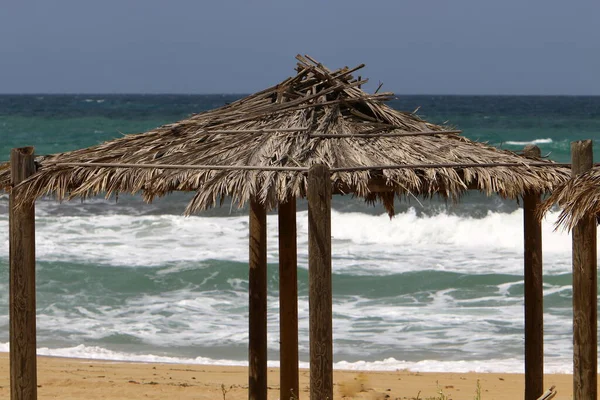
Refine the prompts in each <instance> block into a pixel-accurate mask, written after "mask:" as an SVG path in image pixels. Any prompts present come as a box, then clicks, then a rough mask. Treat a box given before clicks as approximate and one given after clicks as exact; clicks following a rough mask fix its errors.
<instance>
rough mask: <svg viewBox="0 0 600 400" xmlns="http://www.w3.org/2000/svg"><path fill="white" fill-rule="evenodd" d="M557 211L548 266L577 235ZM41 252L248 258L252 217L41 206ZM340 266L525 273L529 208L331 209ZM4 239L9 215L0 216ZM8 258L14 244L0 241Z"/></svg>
mask: <svg viewBox="0 0 600 400" xmlns="http://www.w3.org/2000/svg"><path fill="white" fill-rule="evenodd" d="M557 215H558V213H556V212H551V213H549V214H548V218H547V219H546V220H545V221H544V223H543V228H542V229H543V235H544V241H543V245H544V253H545V254H551V255H552V258H549V259H548V261H547V262H546V265H545V266H544V268H545V273H549V274H560V273H564V272H568V271H569V270H570V262H571V260H570V258H571V240H570V237H569V235H568V233H567V232H564V231H554V221H555V220H556V218H557ZM297 221H298V257H299V265H300V266H301V267H303V268H307V264H308V249H307V243H308V220H307V212H306V211H304V212H299V213H298V214H297ZM36 223H37V235H36V236H37V237H36V239H37V249H36V252H37V256H38V260H40V261H64V262H77V263H91V264H96V265H105V266H130V267H156V266H162V265H173V264H181V263H193V264H197V263H200V262H203V261H206V260H228V261H234V262H247V260H248V255H247V254H248V219H247V217H246V216H243V217H237V216H236V217H220V218H215V217H199V216H194V217H188V218H185V217H182V216H178V215H137V216H130V215H121V214H115V215H88V216H76V217H75V216H53V215H48V214H44V213H39V214H38V217H37V219H36ZM277 236H278V226H277V216H276V215H270V216H269V217H268V262H270V263H277V261H278V243H277ZM332 237H333V239H332V240H333V244H332V252H333V260H334V263H333V267H334V272H346V273H354V274H359V275H360V274H395V273H402V272H406V271H412V270H415V269H421V270H422V269H431V270H438V271H453V272H469V273H490V272H494V273H508V274H519V273H522V252H523V213H522V210H520V209H519V210H516V211H514V212H512V213H500V212H491V211H490V212H488V214H487V215H486V216H485V217H483V218H474V217H465V216H457V215H453V214H449V213H439V214H437V215H432V216H426V215H421V216H419V215H417V213H416V211H415V210H414V209H411V210H409V211H408V212H405V213H401V214H397V215H396V217H394V218H393V219H392V220H390V219H389V218H388V217H387V215H368V214H362V213H341V212H336V211H333V212H332ZM0 243H6V244H7V243H8V220H7V218H6V217H5V216H0ZM0 258H8V245H6V246H2V247H0Z"/></svg>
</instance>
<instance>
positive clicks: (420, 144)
mask: <svg viewBox="0 0 600 400" xmlns="http://www.w3.org/2000/svg"><path fill="white" fill-rule="evenodd" d="M297 58H298V60H299V63H298V66H297V71H298V73H297V75H296V76H295V77H292V78H289V79H286V80H285V81H283V82H281V83H280V84H278V85H276V86H273V87H270V88H268V89H266V90H263V91H261V92H259V93H256V94H253V95H251V96H248V97H246V98H243V99H241V100H238V101H236V102H234V103H231V104H229V105H226V106H224V107H221V108H218V109H215V110H212V111H208V112H204V113H200V114H197V115H193V116H192V117H190V118H188V119H186V120H183V121H179V122H176V123H172V124H168V125H164V126H161V127H159V128H156V129H154V130H151V131H149V132H145V133H142V134H133V135H126V136H124V137H122V138H119V139H116V140H112V141H109V142H106V143H103V144H100V145H97V146H92V147H89V148H86V149H81V150H76V151H71V152H67V153H59V154H53V155H50V156H45V157H41V158H39V159H38V160H37V162H38V165H39V168H38V171H37V173H36V174H35V176H34V177H32V178H31V179H30V180H28V182H27V183H26V184H24V185H23V186H22V188H23V190H24V191H26V195H25V197H26V198H28V199H34V198H38V197H40V196H43V195H47V194H54V195H55V196H56V197H57V198H58V199H59V200H63V199H66V198H72V197H88V196H93V195H96V194H99V193H106V195H107V196H110V195H112V194H116V193H118V192H125V193H137V192H141V194H142V196H143V197H144V199H145V200H147V201H150V200H152V199H153V198H154V197H156V196H163V195H165V194H167V193H169V192H172V191H195V192H196V195H195V196H194V198H193V199H192V201H191V202H190V203H189V205H188V207H187V209H186V213H187V214H191V213H194V212H197V211H199V210H203V209H206V208H209V207H212V206H214V205H215V204H216V203H218V202H219V201H220V200H221V199H222V198H223V197H226V196H231V197H232V198H233V199H234V200H235V201H237V202H238V203H239V204H240V205H241V204H244V203H245V202H247V201H249V200H250V199H251V198H252V197H253V196H256V197H257V198H258V200H259V201H260V202H261V203H262V204H264V205H265V206H266V207H267V208H275V207H277V204H278V203H280V202H283V201H285V200H286V199H288V198H290V197H304V196H305V194H306V175H305V174H303V173H298V172H299V171H258V170H251V171H240V170H235V169H224V170H214V169H213V170H209V169H200V170H194V169H162V168H160V166H161V165H167V166H168V165H214V166H257V167H310V166H312V165H314V164H318V163H322V164H325V165H327V166H328V167H330V168H352V167H369V168H373V167H377V166H382V165H407V166H412V165H421V167H417V168H403V169H377V168H375V169H370V170H364V171H339V172H334V173H333V175H332V180H333V183H334V187H335V188H337V190H338V191H339V192H354V193H356V195H358V196H360V197H365V198H366V199H368V200H375V199H376V198H379V199H381V200H383V202H384V206H385V207H386V209H387V210H388V211H389V212H390V213H393V201H392V200H393V192H395V193H397V194H400V195H406V194H413V195H424V196H431V195H434V194H438V195H441V196H444V197H450V198H454V199H457V198H458V197H459V196H460V195H461V194H462V193H464V192H465V191H466V190H468V189H479V190H482V191H484V192H485V193H487V194H493V193H498V194H500V195H501V196H504V197H507V198H517V197H518V196H520V195H521V194H522V193H524V192H526V191H541V192H546V191H551V190H552V189H553V188H554V186H555V184H556V183H557V182H561V181H563V180H564V179H565V178H567V177H568V171H566V170H561V169H554V168H552V169H550V168H544V167H540V166H527V165H523V166H521V167H515V166H507V167H496V168H494V169H488V168H486V167H485V166H479V165H476V164H490V163H492V164H500V163H504V164H515V163H526V162H530V161H532V160H526V159H524V158H523V157H520V156H518V155H517V154H515V153H513V152H510V151H506V150H499V149H496V148H494V147H492V146H488V145H486V144H483V143H478V142H474V141H471V140H469V139H467V138H465V137H462V136H460V135H458V134H457V132H456V131H447V130H445V128H444V127H441V126H438V125H434V124H431V123H428V122H426V121H424V120H422V119H420V118H419V117H418V116H416V115H415V114H411V113H405V112H400V111H396V110H394V109H392V108H390V107H389V106H387V105H385V104H384V103H383V101H384V100H388V99H390V98H392V96H393V94H392V93H377V94H367V93H365V92H364V91H362V90H361V89H360V88H359V86H360V85H361V84H362V83H364V82H366V81H363V82H359V81H357V80H355V79H353V77H352V75H351V72H353V71H355V70H356V69H358V68H360V67H362V66H359V67H357V68H354V69H348V68H342V69H339V70H336V71H333V72H331V71H329V70H328V69H326V68H325V67H324V66H322V65H321V64H318V63H316V62H311V60H310V59H307V58H304V57H297ZM435 132H439V134H435ZM323 135H327V136H323ZM538 161H539V160H538ZM69 163H104V164H153V165H155V167H153V168H122V167H119V166H117V165H115V166H104V167H98V168H89V167H85V166H76V165H73V164H69ZM456 164H464V165H465V167H464V168H456V167H455V165H456ZM427 165H432V167H431V168H429V167H427ZM2 169H3V170H2ZM9 182H10V177H9V173H8V169H7V165H4V166H0V187H3V188H6V187H8V185H9ZM370 183H371V184H372V183H379V184H380V185H385V186H388V187H389V188H392V189H393V192H391V193H390V192H387V194H384V193H383V192H377V191H373V190H370V188H369V184H370Z"/></svg>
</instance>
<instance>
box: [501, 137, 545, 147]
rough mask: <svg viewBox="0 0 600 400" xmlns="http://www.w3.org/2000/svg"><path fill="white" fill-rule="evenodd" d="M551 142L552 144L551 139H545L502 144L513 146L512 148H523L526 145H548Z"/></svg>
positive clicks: (510, 141)
mask: <svg viewBox="0 0 600 400" xmlns="http://www.w3.org/2000/svg"><path fill="white" fill-rule="evenodd" d="M552 142H553V140H552V139H550V138H546V139H534V140H530V141H523V142H519V141H512V140H509V141H507V142H504V143H506V144H510V145H513V146H525V145H528V144H548V143H552Z"/></svg>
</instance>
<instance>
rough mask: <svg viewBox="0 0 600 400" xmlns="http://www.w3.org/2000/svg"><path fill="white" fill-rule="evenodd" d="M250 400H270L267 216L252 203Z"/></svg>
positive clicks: (258, 206) (249, 346)
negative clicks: (268, 397)
mask: <svg viewBox="0 0 600 400" xmlns="http://www.w3.org/2000/svg"><path fill="white" fill-rule="evenodd" d="M249 265H250V271H249V277H248V280H249V283H248V292H249V307H248V308H249V325H250V326H249V338H248V342H249V343H248V364H249V368H248V374H249V376H248V399H249V400H267V212H266V210H265V207H264V206H263V205H262V204H260V203H259V202H258V201H257V200H255V199H252V200H251V201H250V262H249Z"/></svg>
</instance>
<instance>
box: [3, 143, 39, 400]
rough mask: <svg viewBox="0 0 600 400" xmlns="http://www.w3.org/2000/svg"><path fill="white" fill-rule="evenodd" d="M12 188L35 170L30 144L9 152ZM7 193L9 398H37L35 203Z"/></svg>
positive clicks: (24, 399) (16, 399)
mask: <svg viewBox="0 0 600 400" xmlns="http://www.w3.org/2000/svg"><path fill="white" fill-rule="evenodd" d="M10 173H11V183H12V185H13V188H14V187H15V186H16V185H17V184H19V183H21V182H22V181H24V180H25V179H26V178H28V177H29V176H31V175H33V174H34V173H35V163H34V155H33V147H23V148H19V149H13V150H12V151H11V153H10ZM19 201H21V199H19V198H17V195H16V194H15V192H14V191H13V192H12V193H11V195H10V204H9V208H10V212H9V218H10V222H9V231H10V232H9V236H10V244H9V247H10V250H9V253H10V255H9V257H10V262H9V263H10V270H9V275H10V277H9V280H10V289H9V291H10V328H9V330H10V396H11V399H12V400H34V399H37V372H36V370H37V368H36V358H35V357H36V323H35V318H36V315H35V203H34V202H33V201H32V202H30V203H27V204H25V205H24V206H22V207H19V208H17V207H16V205H17V204H16V203H17V202H19Z"/></svg>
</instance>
